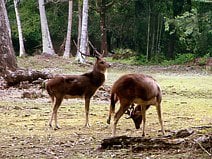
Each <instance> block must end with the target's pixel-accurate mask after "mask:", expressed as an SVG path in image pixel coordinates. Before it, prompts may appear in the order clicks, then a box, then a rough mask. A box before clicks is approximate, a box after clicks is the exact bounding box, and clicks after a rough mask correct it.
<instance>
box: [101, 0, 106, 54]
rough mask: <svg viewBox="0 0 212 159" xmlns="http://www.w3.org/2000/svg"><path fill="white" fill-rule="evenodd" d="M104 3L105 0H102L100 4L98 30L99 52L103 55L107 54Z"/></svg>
mask: <svg viewBox="0 0 212 159" xmlns="http://www.w3.org/2000/svg"><path fill="white" fill-rule="evenodd" d="M105 12H106V4H105V0H102V2H101V6H100V30H101V54H102V55H104V56H107V55H108V49H107V30H106V22H105V18H106V14H105Z"/></svg>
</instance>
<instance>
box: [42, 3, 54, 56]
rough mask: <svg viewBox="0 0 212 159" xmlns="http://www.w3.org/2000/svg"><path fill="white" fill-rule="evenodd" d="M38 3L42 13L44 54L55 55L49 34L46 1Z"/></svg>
mask: <svg viewBox="0 0 212 159" xmlns="http://www.w3.org/2000/svg"><path fill="white" fill-rule="evenodd" d="M38 2H39V11H40V20H41V32H42V45H43V54H48V55H54V54H55V51H54V48H53V45H52V41H51V37H50V33H49V27H48V22H47V18H46V12H45V5H44V0H38Z"/></svg>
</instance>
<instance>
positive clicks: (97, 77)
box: [92, 70, 105, 87]
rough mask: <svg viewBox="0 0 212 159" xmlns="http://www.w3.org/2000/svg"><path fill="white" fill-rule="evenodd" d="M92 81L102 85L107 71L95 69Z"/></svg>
mask: <svg viewBox="0 0 212 159" xmlns="http://www.w3.org/2000/svg"><path fill="white" fill-rule="evenodd" d="M92 82H93V83H94V84H95V85H96V86H98V87H99V86H101V85H102V84H103V83H104V82H105V72H104V73H102V72H101V71H96V70H93V71H92Z"/></svg>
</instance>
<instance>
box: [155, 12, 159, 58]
mask: <svg viewBox="0 0 212 159" xmlns="http://www.w3.org/2000/svg"><path fill="white" fill-rule="evenodd" d="M159 18H160V14H159V13H157V32H156V41H155V53H156V54H158V43H159V32H160V19H159Z"/></svg>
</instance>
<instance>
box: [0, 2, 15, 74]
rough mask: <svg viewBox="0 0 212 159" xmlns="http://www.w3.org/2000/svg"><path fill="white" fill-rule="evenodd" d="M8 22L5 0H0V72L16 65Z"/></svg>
mask: <svg viewBox="0 0 212 159" xmlns="http://www.w3.org/2000/svg"><path fill="white" fill-rule="evenodd" d="M8 24H9V19H8V15H7V10H6V7H5V2H4V0H2V1H0V74H4V73H6V71H8V70H15V69H16V68H17V67H18V66H17V61H16V58H15V51H14V49H13V45H12V40H11V37H10V33H9V30H10V29H9V25H8Z"/></svg>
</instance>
